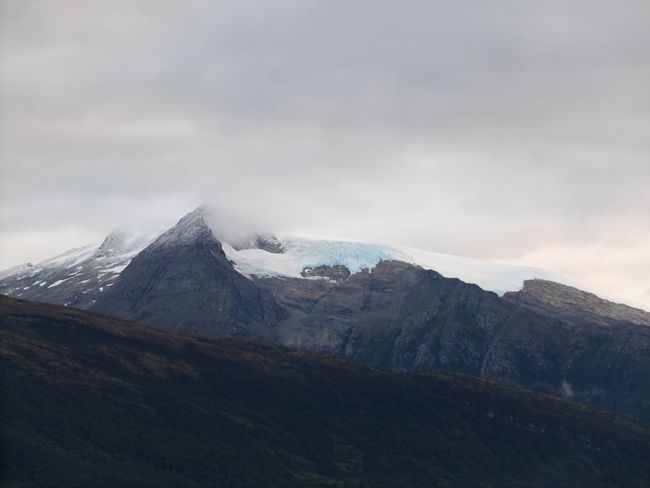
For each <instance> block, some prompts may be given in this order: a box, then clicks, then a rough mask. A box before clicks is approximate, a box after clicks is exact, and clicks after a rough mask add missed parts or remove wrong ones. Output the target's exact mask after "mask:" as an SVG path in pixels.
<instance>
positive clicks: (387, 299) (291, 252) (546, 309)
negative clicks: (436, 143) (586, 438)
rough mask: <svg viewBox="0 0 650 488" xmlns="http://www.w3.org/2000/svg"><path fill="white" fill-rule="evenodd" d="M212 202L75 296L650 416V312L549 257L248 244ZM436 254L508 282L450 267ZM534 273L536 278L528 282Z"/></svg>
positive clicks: (210, 331) (119, 313) (115, 309)
mask: <svg viewBox="0 0 650 488" xmlns="http://www.w3.org/2000/svg"><path fill="white" fill-rule="evenodd" d="M205 212H206V211H205V210H204V209H197V210H196V211H194V212H192V213H190V214H188V215H187V216H185V217H183V218H182V219H181V220H180V221H179V222H178V224H177V225H175V226H174V227H172V228H171V229H169V230H168V231H167V232H165V233H164V234H162V235H161V236H160V237H158V238H157V239H155V240H154V241H153V242H151V243H150V244H149V245H148V246H147V247H146V248H145V249H143V250H142V251H140V252H138V253H136V254H135V256H134V257H132V258H129V262H128V266H125V269H124V270H123V271H122V272H121V273H119V276H118V275H116V276H115V277H111V283H112V285H111V286H108V287H106V286H105V287H104V289H103V291H102V292H101V293H97V294H95V295H91V296H92V297H93V299H96V303H95V302H92V301H77V302H74V305H76V306H78V307H81V308H90V309H92V310H94V311H97V312H101V313H104V314H108V315H113V316H115V317H120V318H124V319H129V320H135V321H141V322H145V323H149V324H152V325H156V326H160V327H165V328H171V329H175V330H181V331H186V332H191V333H194V334H201V335H206V336H223V335H225V336H238V337H247V338H256V339H262V340H265V341H270V342H274V343H277V344H282V345H285V346H289V347H292V348H295V349H300V350H304V351H312V352H319V353H326V354H330V355H336V356H340V357H344V358H347V359H350V360H353V361H356V362H359V363H363V364H367V365H371V366H377V367H381V368H388V369H392V370H396V371H402V372H422V371H429V370H454V371H460V372H463V373H470V374H476V375H482V376H485V377H489V378H494V379H498V380H500V381H506V382H510V383H513V384H517V385H521V386H524V387H527V388H530V389H533V390H537V391H542V392H546V393H552V394H557V395H563V396H565V397H570V398H572V399H575V400H579V401H585V402H591V403H595V404H599V405H604V406H607V407H609V408H613V409H617V410H620V411H624V412H627V413H630V414H633V415H635V416H637V417H639V418H643V419H646V420H650V380H648V378H650V327H649V325H650V320H648V318H647V316H648V314H647V313H646V312H643V311H640V310H638V309H633V308H631V307H627V306H624V305H618V304H613V303H611V302H606V301H603V300H601V299H599V298H598V297H596V296H595V295H591V294H588V293H586V292H582V291H580V290H577V289H575V288H570V287H567V286H565V285H561V284H559V283H555V282H551V281H549V280H542V279H540V278H541V277H544V276H545V275H544V273H543V272H540V271H539V270H534V269H531V268H521V267H509V266H504V265H496V264H493V263H483V262H475V260H467V259H464V258H455V257H448V256H444V255H437V254H435V253H426V252H424V251H414V250H409V249H407V248H393V247H389V246H382V245H374V244H367V243H359V242H353V241H328V240H313V239H296V238H289V239H282V238H271V237H270V236H268V235H267V237H265V238H264V239H263V240H262V241H263V242H262V241H258V239H257V238H256V239H253V240H252V241H250V242H249V245H247V246H244V247H242V246H241V245H238V247H239V250H238V249H235V247H233V244H231V243H228V242H224V241H222V240H220V239H219V230H218V229H213V228H211V227H210V226H209V225H208V224H207V223H206V215H205ZM276 240H277V243H276ZM269 242H270V243H274V244H273V245H272V249H267V247H268V243H269ZM240 244H241V243H240ZM108 247H109V248H110V249H112V247H110V246H108ZM89 252H90V251H89ZM98 253H99V250H94V251H92V252H90V254H91V256H94V257H93V258H92V259H90V260H87V261H88V263H93V262H96V261H97V260H98V259H100V256H99V254H98ZM84 262H85V261H84ZM437 264H439V265H440V268H441V269H445V270H448V269H450V268H449V267H450V266H453V265H456V266H457V269H458V273H457V274H458V275H462V276H464V277H472V278H474V277H475V278H476V281H477V282H480V283H482V284H483V285H488V288H489V289H492V290H495V291H500V292H503V291H504V290H505V291H506V292H507V293H505V294H504V295H503V296H500V295H499V294H498V293H495V292H494V291H488V290H486V289H485V287H481V286H478V285H477V284H473V283H468V282H466V281H463V280H461V279H458V278H452V277H449V276H454V275H453V274H451V275H450V274H449V273H448V272H445V273H441V272H439V271H438V270H435V268H433V266H434V265H437ZM66 266H67V268H66V269H74V266H72V265H66ZM84 269H86V268H84ZM88 269H95V268H92V266H89V267H88ZM102 269H104V268H102ZM95 272H96V273H98V272H97V271H95ZM75 277H76V275H75V276H72V277H70V278H71V279H70V281H69V283H70V284H68V281H67V280H64V281H63V282H62V283H60V286H61V287H62V288H61V291H65V293H62V294H61V295H57V294H55V293H53V292H52V293H49V294H47V293H45V294H43V295H38V296H36V297H35V299H37V300H40V301H48V302H51V303H60V304H65V303H66V302H65V301H64V300H67V299H68V298H67V297H69V296H75V295H74V293H75V286H76V285H75V284H76V283H77V281H75V280H73V279H72V278H75ZM526 277H528V278H536V279H532V280H528V281H526V282H525V285H524V286H523V288H521V290H519V288H520V287H521V284H522V283H523V282H524V280H525V278H526ZM12 279H15V277H9V278H5V280H2V281H0V285H2V286H7V283H10V284H11V281H7V280H12ZM30 279H32V278H30ZM82 281H83V280H82ZM5 289H6V288H5ZM12 290H13V293H15V290H16V287H15V285H14V287H13V288H12ZM46 290H50V288H46ZM10 291H11V290H10ZM54 292H56V290H54ZM9 294H12V293H9ZM94 297H96V298H94Z"/></svg>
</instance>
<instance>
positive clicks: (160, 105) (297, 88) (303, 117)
mask: <svg viewBox="0 0 650 488" xmlns="http://www.w3.org/2000/svg"><path fill="white" fill-rule="evenodd" d="M0 6H1V7H0V8H1V11H0V116H1V120H0V158H1V164H2V166H1V173H0V179H1V183H0V191H1V194H0V204H1V207H0V268H4V267H8V266H11V265H13V264H17V263H19V262H25V261H32V262H36V261H38V260H39V259H43V258H45V257H48V256H51V255H52V254H55V253H58V252H61V251H64V250H66V249H68V248H71V247H75V246H79V245H81V244H84V243H86V242H89V241H96V240H101V238H102V237H103V236H104V235H105V234H106V233H108V232H109V231H110V230H112V229H113V228H115V227H119V226H122V225H144V224H147V225H152V226H160V225H166V224H171V223H173V222H174V221H175V220H177V219H178V218H179V217H180V216H182V215H183V214H184V213H186V212H187V211H189V210H191V209H192V208H194V207H195V206H197V205H199V204H201V203H202V202H208V203H210V204H212V205H214V206H217V207H219V208H221V210H222V212H223V214H224V215H228V213H229V212H230V211H231V210H233V209H234V210H233V215H237V214H238V213H241V212H245V213H248V214H254V215H256V216H257V218H259V221H260V222H261V225H265V226H266V227H267V228H271V229H279V230H297V231H303V232H312V233H320V234H330V235H338V236H342V237H349V238H358V239H366V240H373V241H384V242H389V243H395V244H405V245H411V246H415V247H420V248H424V249H430V250H434V251H439V252H447V253H452V254H460V255H467V256H474V257H479V258H488V259H495V260H500V261H506V262H514V263H526V264H530V265H535V266H540V267H544V268H546V269H549V270H552V271H555V272H558V273H561V274H563V275H564V276H566V277H567V278H569V279H570V280H572V281H574V282H576V283H580V284H582V285H584V286H586V287H589V288H591V289H593V290H595V291H598V292H600V293H603V294H605V295H606V296H610V297H614V298H618V299H624V300H626V301H628V302H635V303H643V304H645V308H650V89H649V87H650V29H648V24H649V23H650V2H648V1H647V0H619V1H617V2H612V1H609V0H608V1H605V0H580V1H577V0H562V1H559V0H548V1H544V2H540V1H537V0H536V1H526V0H505V1H503V0H502V1H492V0H474V1H470V0H455V1H444V2H442V1H435V0H433V1H431V0H429V1H419V0H411V1H408V2H396V1H390V2H389V1H370V0H368V1H354V0H352V1H349V0H347V1H337V0H332V1H322V0H321V1H310V0H287V1H259V0H251V1H245V2H243V1H207V0H206V1H198V0H188V1H173V2H172V1H165V0H155V1H154V0H151V1H137V0H130V1H126V0H125V1H121V0H116V1H111V2H88V1H84V0H78V1H72V0H56V1H54V0H50V1H40V0H30V1H28V2H21V1H11V0H0ZM226 218H227V217H226Z"/></svg>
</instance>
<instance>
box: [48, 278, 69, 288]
mask: <svg viewBox="0 0 650 488" xmlns="http://www.w3.org/2000/svg"><path fill="white" fill-rule="evenodd" d="M67 279H68V278H66V279H65V280H56V281H55V282H54V283H52V284H51V285H50V286H48V288H54V287H55V286H59V285H60V284H61V283H63V282H64V281H66V280H67Z"/></svg>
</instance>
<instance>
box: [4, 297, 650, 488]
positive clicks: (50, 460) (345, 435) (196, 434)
mask: <svg viewBox="0 0 650 488" xmlns="http://www.w3.org/2000/svg"><path fill="white" fill-rule="evenodd" d="M0 335H1V337H2V340H1V341H0V348H1V349H2V355H1V358H2V368H1V371H2V376H1V380H2V381H1V388H2V398H3V422H2V424H1V426H2V437H3V440H4V442H6V443H7V444H6V445H8V446H11V448H10V449H3V455H2V456H1V457H0V459H1V461H2V466H1V472H2V478H3V485H5V486H22V487H32V486H33V487H36V486H38V487H44V488H47V487H55V486H94V487H113V486H122V487H154V486H155V487H168V486H169V487H172V486H187V487H196V488H199V487H203V486H229V487H249V486H266V487H275V486H278V487H279V486H282V487H323V486H331V487H352V486H357V487H368V488H370V487H388V486H400V487H430V486H447V487H493V486H494V487H497V486H498V487H515V486H529V487H544V486H556V487H572V486H590V487H610V486H627V487H635V486H638V487H641V486H646V482H647V480H648V479H649V478H650V459H649V458H648V455H647V453H648V451H649V450H650V430H648V427H647V426H644V425H642V424H639V423H637V422H635V421H633V420H632V419H630V418H628V417H625V416H622V415H618V414H613V413H609V412H607V411H604V410H601V409H598V408H595V407H590V406H585V405H581V404H578V403H575V402H571V401H568V400H564V399H562V398H558V397H551V396H546V395H541V394H536V393H532V392H529V391H525V390H521V389H519V388H515V387H512V386H507V385H503V384H498V383H495V382H492V381H488V380H482V379H479V378H475V377H470V376H465V375H461V374H457V373H433V374H427V375H419V374H413V375H404V374H398V373H394V372H389V371H385V370H378V369H372V368H368V367H363V366H359V365H356V364H354V363H350V362H346V361H342V360H338V359H334V358H332V357H330V356H321V355H315V354H308V353H301V352H297V351H295V350H290V349H286V348H282V347H278V346H273V345H270V344H263V343H258V342H249V341H244V340H241V339H237V338H206V337H194V336H189V335H185V334H181V333H178V332H171V331H164V330H161V329H159V328H153V327H146V326H142V325H137V324H134V323H129V322H124V321H121V320H116V319H112V318H110V317H107V316H100V315H94V314H91V313H88V312H84V311H80V310H74V309H71V308H64V307H61V306H54V305H47V304H40V303H30V302H25V301H21V300H15V299H11V298H7V297H0Z"/></svg>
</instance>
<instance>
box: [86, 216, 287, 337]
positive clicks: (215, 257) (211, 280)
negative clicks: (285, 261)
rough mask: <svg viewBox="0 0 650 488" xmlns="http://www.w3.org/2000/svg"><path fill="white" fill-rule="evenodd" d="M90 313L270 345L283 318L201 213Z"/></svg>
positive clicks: (151, 250)
mask: <svg viewBox="0 0 650 488" xmlns="http://www.w3.org/2000/svg"><path fill="white" fill-rule="evenodd" d="M92 309H93V310H95V311H97V312H101V313H105V314H108V315H113V316H115V317H120V318H125V319H129V320H136V321H142V322H146V323H150V324H155V325H160V326H163V327H167V328H174V329H178V330H184V331H187V332H195V333H201V334H210V335H227V336H240V337H256V338H261V339H267V340H271V339H272V338H273V336H274V327H275V324H276V323H277V322H278V320H280V319H281V318H282V317H283V311H282V309H280V308H279V307H278V306H277V304H276V303H275V300H274V299H273V297H272V296H271V295H270V294H269V293H268V292H266V291H265V290H262V289H260V288H258V287H257V286H256V285H255V284H254V283H253V282H252V281H250V280H249V279H247V278H245V277H243V276H242V275H240V274H239V273H237V272H236V271H235V270H234V269H233V267H232V265H231V263H230V262H229V261H228V259H227V258H226V256H225V254H224V253H223V250H222V249H221V244H220V243H219V241H217V239H215V237H214V236H213V235H212V231H211V230H210V228H209V227H208V226H207V225H206V223H205V221H204V220H203V216H202V213H201V210H197V211H195V212H192V213H191V214H189V215H187V216H185V217H184V218H183V219H181V220H180V221H179V223H178V224H177V225H176V226H174V227H173V228H171V229H170V230H169V231H167V232H165V233H164V234H163V235H161V236H160V237H159V238H158V239H157V240H156V241H154V242H153V243H152V244H151V245H150V246H149V247H147V248H146V249H145V250H144V251H142V252H141V253H140V254H139V255H138V256H137V257H136V258H135V259H133V261H132V263H131V264H130V265H129V266H128V267H127V268H126V269H125V270H124V272H123V273H122V275H121V276H120V279H119V280H117V281H116V283H115V285H114V286H113V287H112V288H111V289H110V290H107V291H106V292H105V293H104V295H103V296H102V297H101V299H100V300H99V301H98V302H97V304H96V305H95V306H93V307H92Z"/></svg>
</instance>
